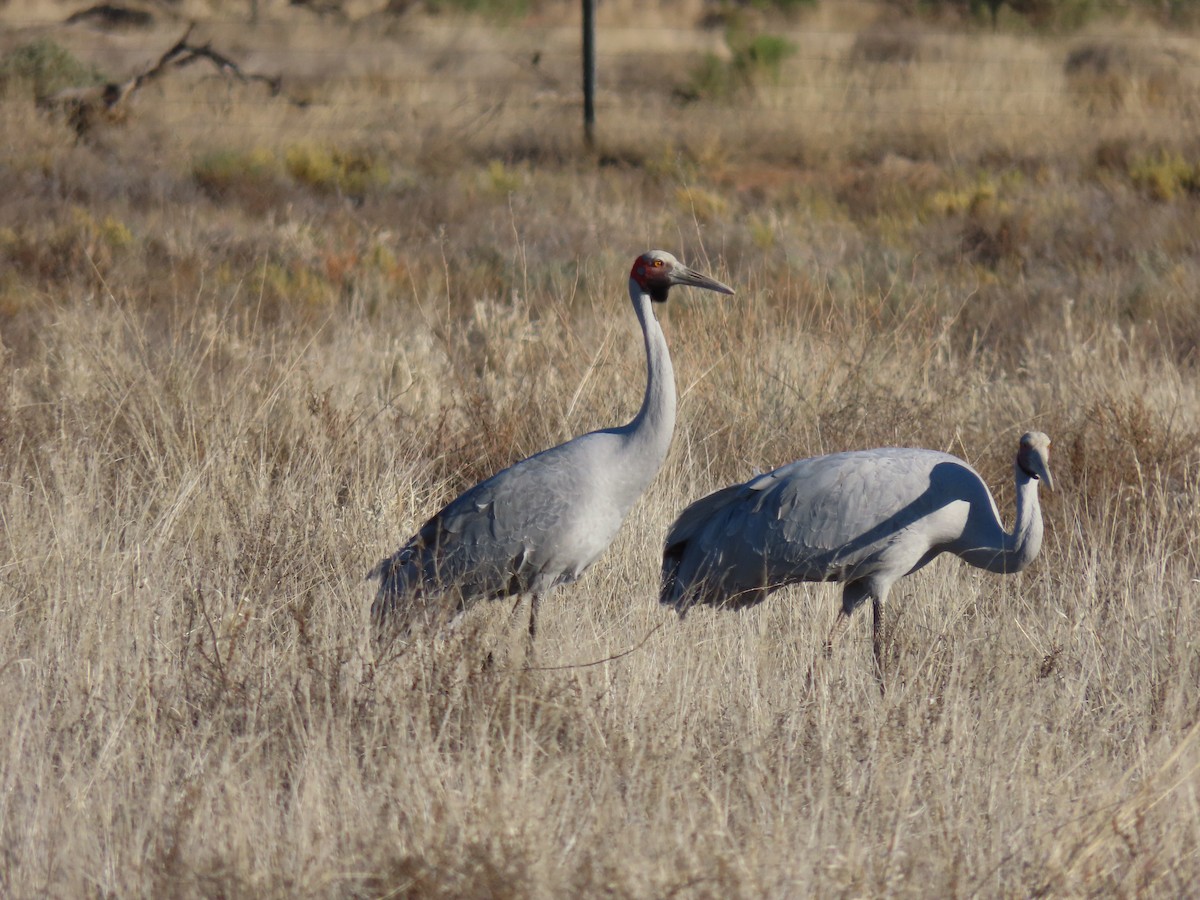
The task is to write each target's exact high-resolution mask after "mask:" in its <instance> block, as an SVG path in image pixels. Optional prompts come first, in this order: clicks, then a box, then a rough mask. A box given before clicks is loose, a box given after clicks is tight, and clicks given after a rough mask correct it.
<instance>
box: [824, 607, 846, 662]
mask: <svg viewBox="0 0 1200 900" xmlns="http://www.w3.org/2000/svg"><path fill="white" fill-rule="evenodd" d="M849 624H850V614H849V613H847V612H846V610H844V609H839V610H838V614H837V618H836V619H834V620H833V627H832V628H830V629H829V637H827V638H825V655H826V656H832V655H833V644H834V642H835V641H837V640H838V638H840V637H841V636H842V635H843V634H845V633H846V627H847V626H848V625H849Z"/></svg>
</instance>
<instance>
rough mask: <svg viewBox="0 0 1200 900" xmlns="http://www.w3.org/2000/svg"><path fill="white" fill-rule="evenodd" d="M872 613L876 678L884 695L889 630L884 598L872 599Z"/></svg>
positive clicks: (872, 639)
mask: <svg viewBox="0 0 1200 900" xmlns="http://www.w3.org/2000/svg"><path fill="white" fill-rule="evenodd" d="M871 613H872V621H871V644H872V648H873V649H874V651H875V676H876V677H877V678H878V679H879V693H881V694H883V693H885V691H886V687H885V684H884V680H883V652H884V649H885V648H886V645H887V628H886V623H885V622H884V621H883V615H884V601H883V599H882V598H880V597H872V598H871Z"/></svg>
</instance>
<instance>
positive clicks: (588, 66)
mask: <svg viewBox="0 0 1200 900" xmlns="http://www.w3.org/2000/svg"><path fill="white" fill-rule="evenodd" d="M595 131H596V0H583V141H584V143H585V144H587V146H588V149H589V150H590V149H591V148H592V147H593V146H594V145H595V142H596V135H595Z"/></svg>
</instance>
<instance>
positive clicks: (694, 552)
mask: <svg viewBox="0 0 1200 900" xmlns="http://www.w3.org/2000/svg"><path fill="white" fill-rule="evenodd" d="M745 493H746V485H744V484H734V485H730V486H729V487H727V488H722V489H721V490H719V491H716V492H715V493H712V494H709V495H708V496H706V497H701V498H700V499H699V500H697V501H695V502H694V503H692V504H690V505H689V506H688V507H687V508H686V509H684V511H683V512H681V513H680V514H679V516H678V518H676V519H675V521H674V522H673V523H672V525H671V527H670V529H668V531H667V538H666V542H665V544H664V546H663V559H662V577H661V581H660V586H659V594H658V599H659V602H660V603H667V604H672V605H678V604H679V603H680V602H681V601H682V600H683V598H684V596H685V595H686V594H688V593H689V591H690V590H691V589H692V588H694V587H695V585H696V583H697V581H698V580H699V579H700V577H701V575H702V573H703V571H704V570H706V569H707V568H709V567H710V565H711V563H710V562H709V557H710V555H711V550H710V548H709V541H707V540H706V536H707V535H708V533H709V531H710V529H711V530H712V531H715V532H720V531H722V530H724V525H723V523H724V521H725V519H726V517H728V516H729V514H730V513H731V512H732V511H733V510H735V509H736V508H737V505H738V503H739V501H740V500H741V499H742V497H743V496H744V495H745Z"/></svg>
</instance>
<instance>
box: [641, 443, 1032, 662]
mask: <svg viewBox="0 0 1200 900" xmlns="http://www.w3.org/2000/svg"><path fill="white" fill-rule="evenodd" d="M1049 444H1050V440H1049V438H1047V437H1046V436H1045V435H1043V434H1040V433H1037V432H1031V433H1030V434H1027V435H1025V436H1024V437H1023V438H1022V439H1021V446H1020V449H1019V452H1018V455H1017V461H1016V464H1015V466H1014V472H1015V478H1016V486H1017V523H1016V527H1015V528H1014V530H1013V531H1012V532H1011V533H1009V532H1005V531H1004V528H1003V526H1002V524H1001V521H1000V514H999V511H998V510H997V508H996V503H995V501H994V500H993V499H992V495H991V492H990V491H989V490H988V489H987V486H986V485H985V484H984V482H983V479H982V478H980V476H979V473H977V472H976V471H975V470H974V469H973V468H972V467H971V466H970V465H968V464H967V463H966V462H964V461H963V460H961V459H959V458H958V457H956V456H952V455H950V454H948V453H941V452H939V451H935V450H920V449H911V448H895V447H889V448H881V449H876V450H860V451H850V452H846V453H834V454H831V455H828V456H819V457H814V458H811V459H802V460H797V461H796V462H793V463H789V464H788V465H785V466H781V467H780V468H778V469H775V470H774V471H772V472H768V473H766V474H764V475H759V476H757V477H755V478H752V479H751V480H749V481H747V482H745V483H744V484H739V485H733V486H730V487H727V488H723V489H722V490H719V491H716V492H715V493H713V494H710V495H709V496H707V497H704V498H702V499H700V500H698V501H696V502H695V503H693V504H692V505H691V506H689V507H688V508H687V509H685V510H684V511H683V512H682V513H681V514H680V515H679V517H678V519H676V521H675V523H674V524H673V525H672V526H671V529H670V531H669V533H668V535H667V539H666V544H665V548H664V550H663V566H662V588H661V594H660V600H661V601H662V602H663V603H665V604H669V605H672V606H674V607H675V608H676V609H678V610H679V611H680V612H681V613H682V612H685V611H686V610H687V609H688V608H689V607H690V606H692V605H694V604H697V603H705V604H711V605H716V606H723V607H729V608H737V607H745V606H752V605H754V604H756V603H759V602H761V601H763V600H765V599H766V598H767V596H768V595H769V594H770V593H772V592H773V591H775V590H778V589H779V588H781V587H783V586H785V585H788V584H794V583H796V582H801V581H838V582H842V583H843V584H844V588H843V593H842V613H841V615H840V616H839V618H838V625H835V632H836V630H837V629H839V628H840V627H841V626H844V624H845V616H848V615H849V614H850V613H851V612H852V611H853V610H854V609H855V608H856V607H857V606H858V605H859V604H861V603H862V602H863V601H865V600H866V599H868V598H871V599H872V600H873V602H874V608H875V614H876V625H877V628H878V624H879V623H878V619H879V616H880V615H881V606H882V604H883V603H884V602H885V601H886V599H887V595H888V591H889V590H890V588H891V586H892V584H893V583H894V582H896V581H897V580H898V579H900V578H902V577H904V576H905V575H908V574H910V573H912V572H915V571H917V570H918V569H920V568H922V567H923V566H925V565H927V564H928V563H929V562H930V561H932V560H933V559H934V558H936V557H937V556H939V555H940V554H942V553H953V554H955V555H957V556H959V557H961V558H962V559H964V560H965V561H967V562H968V563H970V564H971V565H974V566H978V567H980V568H984V569H987V570H988V571H992V572H1000V573H1006V572H1019V571H1020V570H1021V569H1023V568H1025V567H1026V566H1027V565H1029V563H1030V562H1032V561H1033V559H1034V558H1035V557H1036V556H1037V554H1038V551H1039V550H1040V548H1041V543H1042V518H1041V512H1040V509H1039V506H1038V499H1037V485H1038V483H1039V481H1046V482H1047V485H1050V484H1051V479H1050V473H1049V467H1048V462H1047V459H1048V450H1049ZM832 636H833V635H831V639H832ZM877 655H878V646H877Z"/></svg>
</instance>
